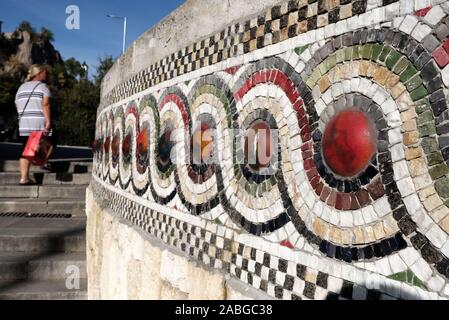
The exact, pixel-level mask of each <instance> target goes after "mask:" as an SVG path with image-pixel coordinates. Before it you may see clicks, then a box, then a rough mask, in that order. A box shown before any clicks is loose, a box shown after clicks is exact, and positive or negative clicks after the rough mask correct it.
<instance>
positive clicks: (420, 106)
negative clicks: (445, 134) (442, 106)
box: [415, 98, 432, 114]
mask: <svg viewBox="0 0 449 320" xmlns="http://www.w3.org/2000/svg"><path fill="white" fill-rule="evenodd" d="M415 104H416V107H415V111H416V113H417V114H421V113H423V112H425V111H427V110H432V109H431V106H430V102H429V99H428V98H424V99H421V100H419V101H416V102H415Z"/></svg>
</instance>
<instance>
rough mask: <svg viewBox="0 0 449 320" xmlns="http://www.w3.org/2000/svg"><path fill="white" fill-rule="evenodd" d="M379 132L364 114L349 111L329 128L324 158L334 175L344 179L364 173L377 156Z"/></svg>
mask: <svg viewBox="0 0 449 320" xmlns="http://www.w3.org/2000/svg"><path fill="white" fill-rule="evenodd" d="M376 146H377V131H376V128H375V126H374V124H373V123H372V121H371V120H370V119H369V118H368V117H367V116H366V114H364V113H363V112H361V111H358V110H356V109H346V110H344V111H342V112H340V113H339V114H337V115H336V116H334V117H333V118H332V119H331V121H330V122H329V123H328V125H327V126H326V130H325V132H324V135H323V157H324V160H325V161H326V164H327V165H328V166H329V167H330V168H331V169H332V171H333V172H334V173H336V174H338V175H340V176H342V177H346V178H349V177H353V176H356V175H357V174H359V173H360V172H362V171H363V170H364V169H365V168H366V167H367V166H368V164H369V163H370V161H371V159H372V157H373V156H374V154H375V153H376Z"/></svg>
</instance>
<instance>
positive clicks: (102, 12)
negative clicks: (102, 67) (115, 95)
mask: <svg viewBox="0 0 449 320" xmlns="http://www.w3.org/2000/svg"><path fill="white" fill-rule="evenodd" d="M182 3H184V0H124V1H116V0H71V1H67V0H0V21H3V32H11V31H14V29H15V28H16V27H17V26H18V25H19V24H20V22H21V21H23V20H26V21H29V22H30V23H31V25H32V26H33V27H34V28H35V29H37V30H40V29H41V28H42V27H46V28H48V29H50V30H51V31H53V33H54V35H55V41H54V43H53V44H54V46H55V47H56V49H57V50H58V51H59V52H60V53H61V54H62V56H63V58H64V59H68V58H70V57H74V58H76V59H77V60H79V61H80V62H83V61H86V63H87V64H88V65H89V67H90V71H89V73H90V74H92V73H94V71H95V69H96V66H97V65H98V63H97V61H98V58H99V57H102V56H105V55H112V56H113V57H118V56H119V55H120V54H121V50H122V34H123V22H122V20H119V19H111V18H107V17H106V15H107V14H115V15H118V16H126V17H127V18H128V31H127V41H126V45H127V46H129V45H130V44H131V43H132V41H134V40H135V39H137V38H138V37H139V36H140V35H141V34H142V33H144V32H145V31H146V30H148V29H149V28H151V27H152V26H153V25H154V24H156V23H157V22H158V21H160V20H161V19H163V18H164V17H165V16H167V15H168V14H169V13H170V12H172V11H173V10H175V9H176V8H177V7H178V6H180V5H181V4H182ZM69 5H76V6H78V7H79V9H80V18H81V19H80V22H81V28H80V30H67V29H66V27H65V25H66V19H67V17H68V15H67V14H66V8H67V6H69Z"/></svg>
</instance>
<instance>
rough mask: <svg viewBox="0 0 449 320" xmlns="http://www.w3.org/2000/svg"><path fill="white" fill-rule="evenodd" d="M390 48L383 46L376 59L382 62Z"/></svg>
mask: <svg viewBox="0 0 449 320" xmlns="http://www.w3.org/2000/svg"><path fill="white" fill-rule="evenodd" d="M390 52H391V49H390V48H389V47H383V48H382V52H381V53H380V55H379V58H378V60H379V61H382V62H384V61H385V59H386V58H387V56H388V55H389V54H390Z"/></svg>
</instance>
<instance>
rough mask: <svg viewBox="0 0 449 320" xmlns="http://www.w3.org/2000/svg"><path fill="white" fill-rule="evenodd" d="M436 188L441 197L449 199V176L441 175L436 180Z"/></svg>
mask: <svg viewBox="0 0 449 320" xmlns="http://www.w3.org/2000/svg"><path fill="white" fill-rule="evenodd" d="M435 190H436V191H437V192H438V195H439V196H440V197H442V198H444V199H449V179H448V178H447V177H441V178H440V179H438V180H437V181H435Z"/></svg>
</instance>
